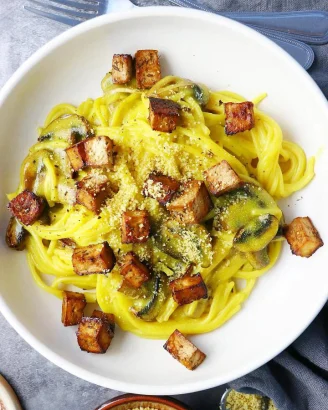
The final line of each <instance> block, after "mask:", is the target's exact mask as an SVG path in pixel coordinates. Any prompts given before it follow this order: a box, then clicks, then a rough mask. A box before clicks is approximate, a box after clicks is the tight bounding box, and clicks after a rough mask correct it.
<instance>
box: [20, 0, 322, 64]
mask: <svg viewBox="0 0 328 410" xmlns="http://www.w3.org/2000/svg"><path fill="white" fill-rule="evenodd" d="M29 2H30V3H32V4H34V5H36V6H38V8H36V7H30V6H29V5H24V8H25V10H27V11H30V12H32V13H34V14H37V15H39V16H42V17H46V18H50V19H52V20H56V21H58V22H61V23H64V24H67V25H70V26H75V25H77V24H80V23H82V22H84V21H87V20H90V19H92V18H94V17H97V16H100V15H103V14H107V13H111V12H116V11H123V10H128V9H132V8H134V7H137V6H136V5H134V4H133V3H132V2H131V1H129V0H83V2H82V1H81V0H48V1H47V2H46V1H40V0H29ZM170 2H171V3H172V4H175V5H177V6H181V7H184V6H188V7H192V8H198V9H201V10H203V11H211V12H213V10H210V9H208V8H207V7H202V6H198V5H196V4H195V3H193V2H192V1H190V0H170ZM51 3H55V4H56V5H54V4H51ZM40 7H41V9H40ZM302 13H304V15H303V14H302ZM306 13H310V12H294V13H268V15H270V16H269V18H268V17H265V16H264V15H265V14H266V13H223V12H222V13H221V12H220V13H216V14H220V15H224V16H225V17H229V18H232V19H234V20H238V21H240V22H242V23H244V24H246V25H248V26H250V27H252V28H253V29H255V30H257V31H259V32H260V33H262V34H264V35H265V36H266V37H268V38H270V39H271V40H273V41H274V42H275V43H277V44H278V45H279V46H280V47H282V48H283V49H285V50H286V51H287V52H288V53H289V54H290V55H292V56H293V57H294V58H295V59H296V60H297V61H298V62H299V63H300V64H301V65H302V66H303V67H304V68H305V69H306V70H307V69H309V68H310V67H311V65H312V63H313V60H314V53H313V50H312V48H311V47H309V46H307V45H306V44H304V43H303V42H301V41H297V40H295V39H293V38H292V34H291V33H289V32H288V33H286V32H284V30H286V27H288V25H286V19H287V18H288V19H289V21H290V22H291V23H290V24H291V26H292V23H293V22H294V23H293V24H294V26H296V25H297V24H296V23H295V22H298V25H299V22H300V21H301V20H302V19H303V20H304V18H305V17H306V16H308V14H306ZM318 13H319V14H318V15H315V16H314V17H308V18H310V19H311V18H312V20H313V19H317V20H318V21H317V25H318V24H319V21H320V22H321V25H320V30H321V34H322V35H321V37H320V36H319V34H318V33H316V32H315V36H314V35H313V32H310V31H309V32H308V37H309V38H313V42H315V41H317V44H319V43H318V41H319V40H318V39H320V41H323V39H324V37H325V36H326V37H327V42H328V34H327V33H328V25H327V33H325V32H324V30H323V27H324V24H323V22H324V21H325V18H326V16H324V15H320V12H318ZM305 14H306V16H305ZM310 16H311V15H310ZM327 16H328V15H327ZM303 20H302V21H303ZM312 20H311V22H313V21H312ZM327 21H328V17H327ZM261 25H262V26H261ZM303 25H304V24H303ZM279 27H280V28H281V30H282V32H278V28H279ZM304 27H305V25H304ZM291 31H292V32H293V33H294V32H295V36H296V35H300V32H299V31H298V32H297V30H296V29H295V27H294V28H293V29H292V30H291ZM305 32H306V30H305V29H304V30H303V34H302V35H303V37H304V33H305ZM311 36H312V37H311ZM320 44H321V43H320Z"/></svg>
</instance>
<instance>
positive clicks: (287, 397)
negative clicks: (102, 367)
mask: <svg viewBox="0 0 328 410" xmlns="http://www.w3.org/2000/svg"><path fill="white" fill-rule="evenodd" d="M196 1H197V2H198V4H202V5H206V6H210V7H212V8H213V9H214V10H229V11H250V10H253V11H287V10H310V9H322V10H328V2H327V0H306V1H305V0H248V1H244V0H220V1H216V0H195V2H196ZM26 2H27V0H26V1H25V0H11V1H10V2H8V1H6V0H0V86H2V85H3V84H4V82H5V81H6V80H7V79H8V78H9V77H10V75H12V73H13V72H14V71H15V70H16V69H17V68H18V67H19V66H20V65H21V64H22V63H23V62H24V61H25V60H26V59H27V58H28V57H29V56H30V55H31V54H33V52H34V51H36V50H37V49H38V48H40V47H41V46H42V45H43V44H45V43H46V42H47V41H49V40H50V39H51V38H53V37H55V36H56V35H58V34H60V33H61V32H63V31H64V30H66V29H67V26H64V25H62V24H60V23H56V22H52V21H49V20H46V19H42V18H39V17H36V16H32V15H28V14H26V12H24V11H23V10H22V5H23V4H24V3H26ZM135 3H136V4H139V5H155V4H161V5H168V4H169V2H168V1H160V0H153V1H149V0H136V1H135ZM313 48H314V51H315V55H316V60H315V63H314V65H313V66H312V68H311V69H310V71H309V73H310V74H311V75H312V77H313V78H314V80H315V81H316V82H317V83H318V85H319V86H320V87H321V89H322V90H323V92H324V93H325V95H326V96H328V76H327V72H328V58H327V57H328V45H325V46H317V47H313ZM305 108H306V107H305ZM327 329H328V305H326V307H325V308H324V309H323V310H322V312H321V313H320V315H319V316H318V317H317V318H316V319H315V321H314V322H313V323H312V325H311V326H310V327H309V328H308V329H307V330H306V331H305V332H304V333H303V335H302V336H301V337H299V339H298V340H297V341H296V342H295V343H293V344H292V345H291V346H290V347H289V348H288V349H287V350H286V351H284V352H283V353H281V354H280V355H279V356H277V357H276V358H275V359H274V360H272V361H271V362H269V363H268V364H267V365H265V366H262V367H261V368H259V369H257V370H256V371H254V372H252V373H250V374H248V375H247V376H244V377H242V378H240V379H238V380H235V381H234V382H232V383H231V386H232V387H233V388H236V389H238V390H243V391H250V390H249V389H250V388H251V389H255V390H256V391H258V392H260V393H261V394H263V395H266V396H269V397H271V398H272V399H273V400H274V402H275V404H276V406H277V407H278V409H279V410H328V330H327ZM102 390H104V392H105V389H102ZM209 392H210V391H209ZM104 394H105V393H104ZM204 397H206V395H205V396H204ZM218 399H219V398H218ZM207 403H208V402H207V401H206V400H205V401H204V402H202V404H201V405H200V406H199V409H204V410H207V409H208V407H207ZM52 408H54V407H52Z"/></svg>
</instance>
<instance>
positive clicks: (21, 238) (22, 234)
mask: <svg viewBox="0 0 328 410" xmlns="http://www.w3.org/2000/svg"><path fill="white" fill-rule="evenodd" d="M27 234H28V232H27V230H26V229H25V228H24V227H23V225H21V224H20V223H19V222H18V221H17V219H16V218H14V217H13V216H12V217H11V218H10V220H9V224H8V227H7V232H6V243H7V245H8V246H9V248H12V249H16V250H17V251H22V250H23V249H24V248H25V239H26V236H27Z"/></svg>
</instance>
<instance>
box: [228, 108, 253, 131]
mask: <svg viewBox="0 0 328 410" xmlns="http://www.w3.org/2000/svg"><path fill="white" fill-rule="evenodd" d="M224 111H225V115H226V121H225V133H226V134H227V135H233V134H238V132H243V131H247V130H250V129H252V128H253V127H254V123H255V120H254V104H253V103H252V102H250V101H245V102H242V103H232V102H228V103H225V104H224Z"/></svg>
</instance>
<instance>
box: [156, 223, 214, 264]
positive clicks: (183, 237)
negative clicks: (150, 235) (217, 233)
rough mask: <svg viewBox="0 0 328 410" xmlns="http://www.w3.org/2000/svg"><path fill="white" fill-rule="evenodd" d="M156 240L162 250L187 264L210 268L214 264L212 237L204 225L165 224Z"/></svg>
mask: <svg viewBox="0 0 328 410" xmlns="http://www.w3.org/2000/svg"><path fill="white" fill-rule="evenodd" d="M156 240H157V243H158V245H159V247H160V248H161V250H162V251H163V252H165V253H168V254H169V255H171V256H173V257H174V258H177V259H181V260H183V261H184V262H186V263H194V264H200V265H201V266H202V267H208V266H209V265H210V264H211V262H212V243H211V237H210V235H209V233H208V232H207V230H206V228H205V227H204V226H202V225H189V226H188V225H183V224H180V223H179V222H177V221H175V220H171V219H170V220H168V221H166V222H164V223H163V224H162V225H161V226H160V228H159V232H158V233H157V234H156Z"/></svg>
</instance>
